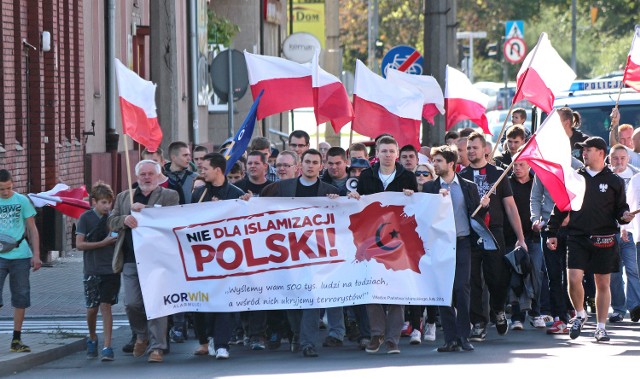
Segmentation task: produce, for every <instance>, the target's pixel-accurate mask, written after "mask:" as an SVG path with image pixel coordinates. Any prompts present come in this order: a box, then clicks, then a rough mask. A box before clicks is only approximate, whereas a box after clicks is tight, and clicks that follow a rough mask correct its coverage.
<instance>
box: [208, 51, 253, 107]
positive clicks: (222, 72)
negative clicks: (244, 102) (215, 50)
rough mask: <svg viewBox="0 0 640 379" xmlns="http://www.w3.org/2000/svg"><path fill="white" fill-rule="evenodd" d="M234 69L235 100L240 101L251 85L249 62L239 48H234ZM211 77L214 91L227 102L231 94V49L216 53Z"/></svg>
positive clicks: (232, 55)
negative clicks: (248, 71)
mask: <svg viewBox="0 0 640 379" xmlns="http://www.w3.org/2000/svg"><path fill="white" fill-rule="evenodd" d="M231 58H232V69H233V70H232V71H233V77H232V79H233V100H234V101H238V100H240V99H241V98H242V96H244V94H245V92H247V86H248V85H249V74H248V73H247V63H246V62H245V60H244V54H242V53H241V52H239V51H238V50H235V49H234V50H233V53H232V54H231ZM210 73H211V79H212V81H213V91H214V92H215V93H216V95H217V96H218V97H219V98H220V101H222V102H226V101H227V100H228V99H227V98H228V96H229V50H228V49H227V50H224V51H223V52H221V53H220V54H218V55H216V57H215V58H214V59H213V62H212V63H211V69H210Z"/></svg>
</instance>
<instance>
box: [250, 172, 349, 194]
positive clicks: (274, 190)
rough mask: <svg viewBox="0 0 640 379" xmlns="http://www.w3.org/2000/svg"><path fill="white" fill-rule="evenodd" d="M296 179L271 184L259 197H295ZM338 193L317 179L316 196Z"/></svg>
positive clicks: (333, 187) (334, 188)
mask: <svg viewBox="0 0 640 379" xmlns="http://www.w3.org/2000/svg"><path fill="white" fill-rule="evenodd" d="M298 178H299V177H297V178H292V179H285V180H281V181H279V182H275V183H271V184H269V185H268V186H266V187H264V189H263V190H262V192H261V193H260V197H295V196H296V188H297V187H298ZM339 192H340V191H339V190H338V189H337V188H336V187H335V186H333V185H331V184H329V183H325V182H323V181H322V180H320V179H318V196H327V195H328V194H330V193H331V194H336V195H338V194H339Z"/></svg>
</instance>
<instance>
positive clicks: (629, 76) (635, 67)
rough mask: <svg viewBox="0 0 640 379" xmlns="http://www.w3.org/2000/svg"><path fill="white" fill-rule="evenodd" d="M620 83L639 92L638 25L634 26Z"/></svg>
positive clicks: (639, 28)
mask: <svg viewBox="0 0 640 379" xmlns="http://www.w3.org/2000/svg"><path fill="white" fill-rule="evenodd" d="M622 82H623V83H624V84H626V85H627V86H629V87H631V88H633V89H634V90H636V91H638V92H640V25H636V30H635V33H634V34H633V40H632V41H631V50H629V56H628V57H627V67H625V68H624V76H623V77H622Z"/></svg>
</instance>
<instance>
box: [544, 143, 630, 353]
mask: <svg viewBox="0 0 640 379" xmlns="http://www.w3.org/2000/svg"><path fill="white" fill-rule="evenodd" d="M576 147H581V148H582V158H583V160H584V164H585V167H584V168H581V169H580V170H578V173H579V174H580V175H581V176H582V177H584V180H585V182H586V190H585V193H584V201H583V202H582V207H581V208H580V209H579V210H576V211H573V210H572V211H571V212H562V211H560V210H559V209H558V207H554V209H553V213H552V214H551V218H550V219H549V225H548V227H547V228H548V229H547V230H548V232H549V233H548V234H549V238H548V239H547V247H549V249H550V250H556V248H557V247H558V240H557V238H556V233H557V232H558V229H559V227H560V225H561V224H562V222H563V221H564V219H565V218H566V217H567V215H569V223H568V224H567V233H568V237H567V269H568V271H569V296H570V297H571V302H572V303H573V306H574V308H575V310H576V317H575V319H574V320H573V325H572V326H571V330H570V332H569V335H570V336H571V339H576V338H578V337H579V336H580V332H581V331H582V326H583V325H584V322H585V321H586V318H587V313H586V311H585V310H584V287H583V286H582V278H583V276H584V273H585V272H586V271H590V272H593V273H594V278H595V282H596V318H597V323H598V324H597V327H596V331H595V333H594V337H595V339H596V341H598V342H600V341H609V336H608V334H607V331H606V330H605V323H606V321H607V313H608V311H609V305H610V303H611V292H610V289H609V282H610V274H611V273H612V272H617V271H618V270H619V267H620V256H619V254H618V251H617V249H618V246H617V241H616V233H617V232H618V224H628V223H629V222H630V221H631V220H632V219H633V214H632V213H630V212H629V205H628V204H627V197H626V194H625V190H624V181H623V180H622V179H621V178H620V177H619V176H617V175H616V174H614V173H613V172H612V171H611V170H610V169H609V168H608V167H606V165H605V162H604V159H605V156H606V154H607V153H606V151H607V144H606V143H605V142H604V140H603V139H602V138H600V137H589V138H587V139H586V140H585V141H584V142H581V143H577V144H576Z"/></svg>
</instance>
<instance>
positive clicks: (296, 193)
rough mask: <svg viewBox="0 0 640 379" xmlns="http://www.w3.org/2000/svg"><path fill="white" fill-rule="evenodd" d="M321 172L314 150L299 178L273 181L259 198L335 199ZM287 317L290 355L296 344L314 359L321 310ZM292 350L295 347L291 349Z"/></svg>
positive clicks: (319, 157)
mask: <svg viewBox="0 0 640 379" xmlns="http://www.w3.org/2000/svg"><path fill="white" fill-rule="evenodd" d="M321 170H322V154H321V153H320V152H319V151H318V150H315V149H309V150H306V151H305V152H303V153H302V163H301V175H300V176H299V177H297V178H295V179H285V180H281V181H279V182H275V183H273V184H272V185H270V186H269V187H267V188H265V189H264V190H263V191H262V193H261V195H260V196H262V197H316V196H329V197H331V198H337V197H338V194H339V190H338V189H337V188H336V187H334V186H332V185H331V184H329V183H325V182H323V181H322V180H320V178H319V176H320V171H321ZM287 316H288V318H289V324H290V325H291V329H292V331H293V338H292V341H291V344H292V352H295V351H296V350H297V347H296V346H295V345H294V344H296V343H297V342H298V341H299V344H300V348H302V354H303V355H304V356H305V357H310V358H311V357H317V356H318V352H317V351H316V349H315V343H316V341H317V340H318V337H319V332H320V330H319V327H318V319H320V309H318V308H311V309H303V310H288V311H287ZM294 347H295V348H294Z"/></svg>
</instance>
